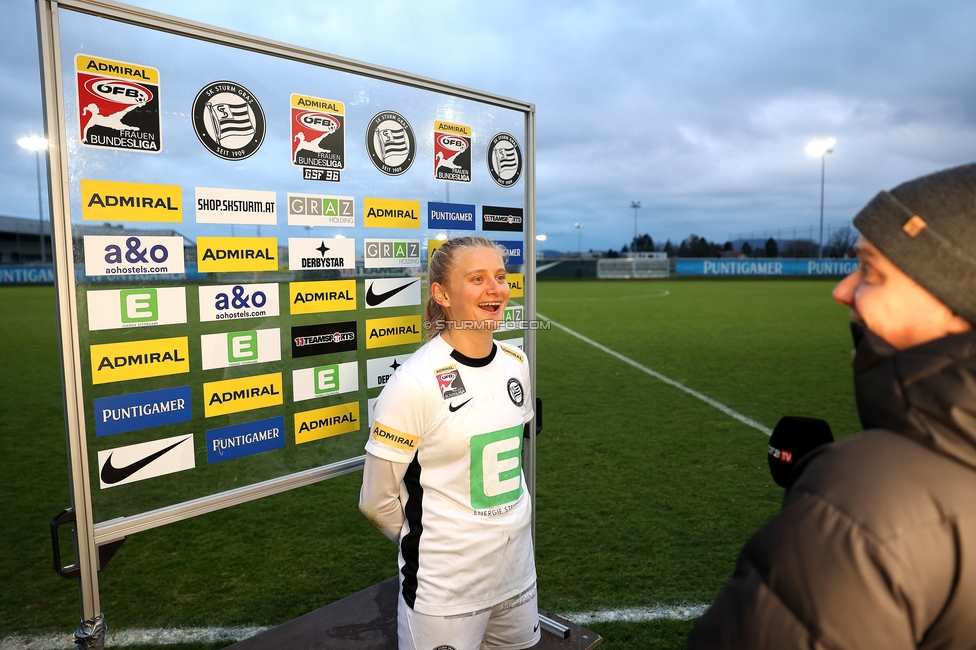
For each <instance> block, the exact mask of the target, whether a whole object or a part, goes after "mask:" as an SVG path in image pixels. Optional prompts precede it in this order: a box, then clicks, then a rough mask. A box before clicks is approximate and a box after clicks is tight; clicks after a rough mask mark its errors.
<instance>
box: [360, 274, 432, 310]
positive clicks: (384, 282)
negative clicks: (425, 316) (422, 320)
mask: <svg viewBox="0 0 976 650" xmlns="http://www.w3.org/2000/svg"><path fill="white" fill-rule="evenodd" d="M419 304H420V278H390V279H380V280H366V309H379V308H381V307H407V306H410V305H419Z"/></svg>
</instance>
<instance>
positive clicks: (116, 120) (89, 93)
mask: <svg viewBox="0 0 976 650" xmlns="http://www.w3.org/2000/svg"><path fill="white" fill-rule="evenodd" d="M75 75H76V76H77V82H78V128H79V133H78V136H79V138H80V139H81V143H82V144H84V145H88V146H90V147H105V148H108V149H122V150H126V151H144V152H147V153H159V149H160V147H161V144H160V132H159V71H158V70H157V69H156V68H150V67H147V66H142V65H138V64H135V63H123V62H121V61H112V60H110V59H98V58H95V57H92V56H87V55H84V54H79V55H77V56H76V57H75Z"/></svg>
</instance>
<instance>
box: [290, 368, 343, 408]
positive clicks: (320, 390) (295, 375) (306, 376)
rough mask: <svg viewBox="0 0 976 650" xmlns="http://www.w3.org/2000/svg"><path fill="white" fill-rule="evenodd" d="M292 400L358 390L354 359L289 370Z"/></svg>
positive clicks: (297, 400)
mask: <svg viewBox="0 0 976 650" xmlns="http://www.w3.org/2000/svg"><path fill="white" fill-rule="evenodd" d="M291 378H292V391H293V401H295V402H303V401H305V400H309V399H315V398H317V397H327V396H329V395H340V394H342V393H353V392H356V391H358V390H359V365H358V364H357V363H356V362H355V361H350V362H348V363H333V364H330V365H325V366H316V367H315V368H300V369H298V370H292V371H291Z"/></svg>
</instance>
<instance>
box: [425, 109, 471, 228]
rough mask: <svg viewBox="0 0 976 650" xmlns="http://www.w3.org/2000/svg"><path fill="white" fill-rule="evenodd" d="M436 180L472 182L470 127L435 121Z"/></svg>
mask: <svg viewBox="0 0 976 650" xmlns="http://www.w3.org/2000/svg"><path fill="white" fill-rule="evenodd" d="M434 178H436V179H437V180H439V181H453V182H455V183H470V182H471V127H470V126H463V125H461V124H451V123H450V122H442V121H441V120H435V121H434ZM472 227H473V226H472Z"/></svg>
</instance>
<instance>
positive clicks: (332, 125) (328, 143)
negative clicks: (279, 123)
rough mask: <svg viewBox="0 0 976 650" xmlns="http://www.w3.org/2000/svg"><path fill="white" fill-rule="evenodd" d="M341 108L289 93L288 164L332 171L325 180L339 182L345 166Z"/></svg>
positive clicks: (337, 103)
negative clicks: (289, 160)
mask: <svg viewBox="0 0 976 650" xmlns="http://www.w3.org/2000/svg"><path fill="white" fill-rule="evenodd" d="M345 114H346V107H345V105H344V104H343V103H342V102H340V101H336V100H334V99H321V98H319V97H309V96H307V95H299V94H298V93H292V96H291V164H293V165H296V166H298V167H314V168H319V169H327V170H332V171H334V172H335V173H334V174H331V175H330V177H329V178H328V179H327V180H334V181H336V182H338V181H339V170H341V169H344V168H345V166H346V129H345V120H346V117H345Z"/></svg>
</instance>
